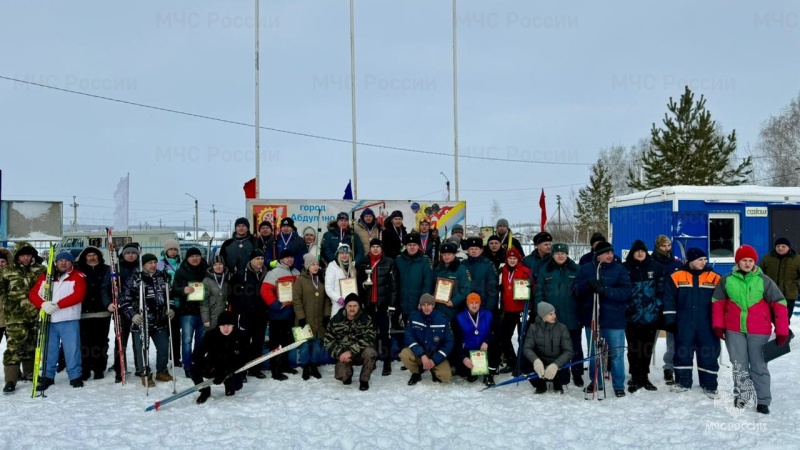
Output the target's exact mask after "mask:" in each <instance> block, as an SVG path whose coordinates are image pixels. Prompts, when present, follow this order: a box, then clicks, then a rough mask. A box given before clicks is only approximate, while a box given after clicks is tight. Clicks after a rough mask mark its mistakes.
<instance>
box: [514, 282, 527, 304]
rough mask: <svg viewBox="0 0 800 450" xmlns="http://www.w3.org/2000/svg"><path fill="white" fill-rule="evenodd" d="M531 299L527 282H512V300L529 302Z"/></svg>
mask: <svg viewBox="0 0 800 450" xmlns="http://www.w3.org/2000/svg"><path fill="white" fill-rule="evenodd" d="M530 298H531V290H530V286H528V280H514V300H529V299H530Z"/></svg>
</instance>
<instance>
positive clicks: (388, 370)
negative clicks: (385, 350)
mask: <svg viewBox="0 0 800 450" xmlns="http://www.w3.org/2000/svg"><path fill="white" fill-rule="evenodd" d="M391 374H392V360H391V359H387V360H386V361H384V362H383V371H382V372H381V376H383V377H385V376H388V375H391Z"/></svg>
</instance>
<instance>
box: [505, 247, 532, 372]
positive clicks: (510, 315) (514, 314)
mask: <svg viewBox="0 0 800 450" xmlns="http://www.w3.org/2000/svg"><path fill="white" fill-rule="evenodd" d="M521 261H522V254H520V252H519V250H517V249H516V248H511V249H510V250H508V252H507V253H506V264H505V266H503V272H502V273H501V276H500V287H501V291H500V292H501V297H502V303H503V304H502V308H503V313H502V318H501V320H500V337H499V339H498V340H497V344H498V345H499V347H500V348H499V351H500V352H501V353H502V354H503V356H504V357H505V359H506V368H505V369H503V370H501V373H508V372H512V371H515V370H516V368H517V354H516V353H515V352H514V346H513V344H512V343H511V338H512V337H513V336H514V330H517V331H519V326H520V323H519V319H520V316H521V315H522V311H523V309H525V301H524V300H514V280H529V279H530V277H531V271H530V269H528V268H527V267H525V266H523V265H522V264H521Z"/></svg>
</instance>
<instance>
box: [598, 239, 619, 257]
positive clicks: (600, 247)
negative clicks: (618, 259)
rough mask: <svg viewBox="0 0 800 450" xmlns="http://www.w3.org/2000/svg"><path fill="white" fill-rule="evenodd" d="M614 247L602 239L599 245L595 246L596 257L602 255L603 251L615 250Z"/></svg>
mask: <svg viewBox="0 0 800 450" xmlns="http://www.w3.org/2000/svg"><path fill="white" fill-rule="evenodd" d="M613 251H614V247H612V246H611V244H609V243H608V242H606V241H601V242H598V243H597V247H595V248H594V257H595V258H597V257H598V256H600V255H602V254H603V253H608V252H613Z"/></svg>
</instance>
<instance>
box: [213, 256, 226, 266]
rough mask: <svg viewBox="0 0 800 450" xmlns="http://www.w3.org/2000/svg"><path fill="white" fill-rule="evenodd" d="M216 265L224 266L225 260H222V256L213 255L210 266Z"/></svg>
mask: <svg viewBox="0 0 800 450" xmlns="http://www.w3.org/2000/svg"><path fill="white" fill-rule="evenodd" d="M217 263H219V264H222V265H223V266H224V265H225V258H223V257H222V255H215V256H214V258H213V259H212V260H211V265H212V266H213V265H214V264H217Z"/></svg>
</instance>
